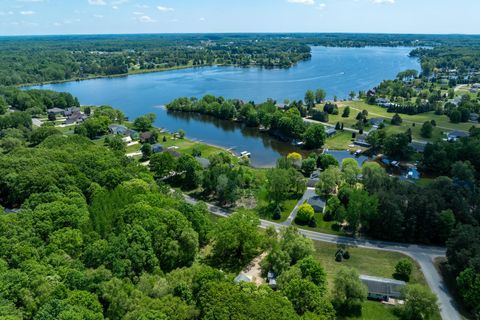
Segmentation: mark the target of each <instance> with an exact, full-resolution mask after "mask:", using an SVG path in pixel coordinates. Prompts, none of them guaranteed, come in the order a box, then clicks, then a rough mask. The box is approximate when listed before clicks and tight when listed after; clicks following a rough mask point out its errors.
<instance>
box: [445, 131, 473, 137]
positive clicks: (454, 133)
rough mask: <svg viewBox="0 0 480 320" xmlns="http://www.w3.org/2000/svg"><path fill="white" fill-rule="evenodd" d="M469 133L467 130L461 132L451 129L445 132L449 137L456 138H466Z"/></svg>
mask: <svg viewBox="0 0 480 320" xmlns="http://www.w3.org/2000/svg"><path fill="white" fill-rule="evenodd" d="M469 135H470V134H468V132H463V131H452V132H449V133H448V134H447V136H448V138H449V139H458V138H466V137H468V136H469Z"/></svg>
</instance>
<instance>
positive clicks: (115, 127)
mask: <svg viewBox="0 0 480 320" xmlns="http://www.w3.org/2000/svg"><path fill="white" fill-rule="evenodd" d="M108 129H110V131H111V132H112V133H113V134H127V133H129V132H130V131H129V130H128V128H127V127H125V126H123V125H121V124H111V125H109V126H108Z"/></svg>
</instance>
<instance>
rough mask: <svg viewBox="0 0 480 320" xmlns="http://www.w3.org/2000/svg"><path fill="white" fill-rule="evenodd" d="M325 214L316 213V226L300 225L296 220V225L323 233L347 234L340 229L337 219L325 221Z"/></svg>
mask: <svg viewBox="0 0 480 320" xmlns="http://www.w3.org/2000/svg"><path fill="white" fill-rule="evenodd" d="M323 217H324V214H323V213H316V214H315V221H316V222H317V226H316V227H315V228H312V227H309V226H303V225H298V224H297V223H295V222H294V225H295V226H297V227H298V228H301V229H306V230H310V231H316V232H321V233H327V234H333V235H337V236H345V235H346V234H345V233H344V232H342V231H341V230H340V227H339V226H338V224H337V223H336V222H335V221H325V220H323Z"/></svg>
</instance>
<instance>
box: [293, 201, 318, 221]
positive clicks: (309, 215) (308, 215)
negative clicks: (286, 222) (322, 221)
mask: <svg viewBox="0 0 480 320" xmlns="http://www.w3.org/2000/svg"><path fill="white" fill-rule="evenodd" d="M314 216H315V211H314V210H313V208H312V206H311V205H309V204H308V203H305V204H302V205H301V206H300V208H298V212H297V218H296V220H297V222H298V223H300V224H307V223H309V222H310V221H311V220H313V218H314Z"/></svg>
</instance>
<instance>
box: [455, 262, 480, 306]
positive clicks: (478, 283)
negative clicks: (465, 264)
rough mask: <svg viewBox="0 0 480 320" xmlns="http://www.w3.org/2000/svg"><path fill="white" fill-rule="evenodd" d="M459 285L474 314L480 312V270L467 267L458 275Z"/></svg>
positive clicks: (459, 289)
mask: <svg viewBox="0 0 480 320" xmlns="http://www.w3.org/2000/svg"><path fill="white" fill-rule="evenodd" d="M457 287H458V292H459V293H460V296H461V297H462V299H463V301H464V303H465V305H466V306H467V308H468V309H469V310H471V312H472V313H473V314H474V315H478V314H480V295H479V292H480V272H476V271H475V269H473V268H467V269H465V270H464V271H462V272H461V273H460V275H459V276H458V277H457Z"/></svg>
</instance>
